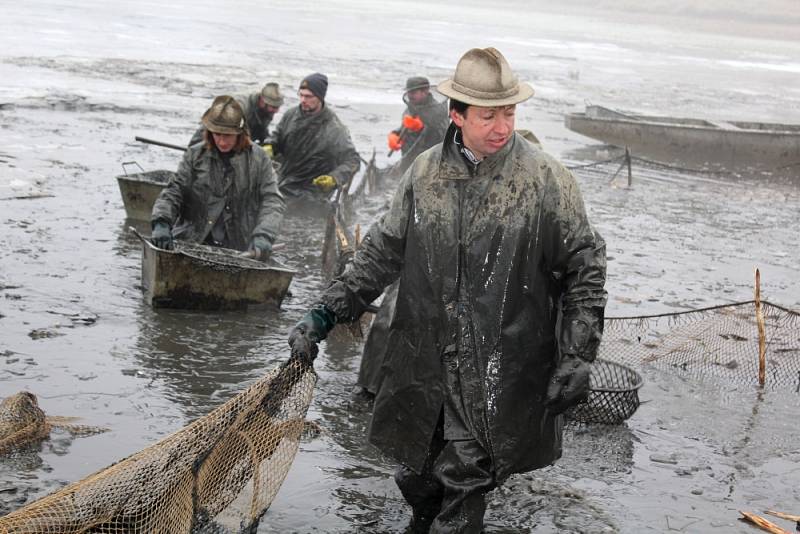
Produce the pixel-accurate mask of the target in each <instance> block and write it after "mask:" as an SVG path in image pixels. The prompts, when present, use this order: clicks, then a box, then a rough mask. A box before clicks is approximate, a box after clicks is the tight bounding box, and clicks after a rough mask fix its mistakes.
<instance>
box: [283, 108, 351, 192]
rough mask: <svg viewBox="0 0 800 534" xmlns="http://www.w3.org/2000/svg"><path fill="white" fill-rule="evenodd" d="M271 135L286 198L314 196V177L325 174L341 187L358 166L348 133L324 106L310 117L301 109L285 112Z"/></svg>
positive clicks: (316, 190) (315, 189)
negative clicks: (334, 179) (279, 165)
mask: <svg viewBox="0 0 800 534" xmlns="http://www.w3.org/2000/svg"><path fill="white" fill-rule="evenodd" d="M273 136H274V143H273V150H274V151H275V156H276V159H277V160H278V161H279V162H280V164H281V167H280V170H279V171H278V172H279V173H280V188H281V192H282V193H284V194H285V195H287V196H308V195H310V196H312V197H316V196H318V194H319V191H318V189H317V188H316V186H314V185H313V184H312V181H313V180H314V178H316V177H317V176H322V175H325V174H327V175H330V176H333V177H334V178H336V181H337V182H338V183H339V184H341V185H343V184H346V183H348V182H349V181H350V180H351V179H352V178H353V175H354V174H355V173H356V172H357V171H358V168H359V167H360V166H361V158H360V157H359V155H358V152H356V149H355V147H354V146H353V141H352V140H351V139H350V132H349V131H348V130H347V128H346V127H345V126H344V124H342V122H341V121H340V120H339V117H337V116H336V114H335V113H334V112H333V111H331V110H330V109H329V108H328V107H327V106H324V107H323V108H322V109H321V110H320V111H319V112H318V113H314V114H311V115H309V114H306V113H303V111H302V110H301V109H300V106H296V107H294V108H292V109H290V110H288V111H287V112H286V113H285V114H284V116H283V118H281V121H280V122H279V123H278V126H277V128H276V130H275V133H274V134H273Z"/></svg>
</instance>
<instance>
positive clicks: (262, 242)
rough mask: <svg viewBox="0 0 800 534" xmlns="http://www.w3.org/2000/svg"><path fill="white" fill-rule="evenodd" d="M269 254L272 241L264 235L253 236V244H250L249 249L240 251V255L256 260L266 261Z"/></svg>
mask: <svg viewBox="0 0 800 534" xmlns="http://www.w3.org/2000/svg"><path fill="white" fill-rule="evenodd" d="M270 254H272V243H270V242H269V241H267V238H266V237H263V236H260V235H259V236H256V237H254V238H253V244H252V245H250V249H249V250H247V251H246V252H242V253H241V254H240V256H242V257H245V258H253V259H254V260H258V261H267V260H268V259H269V256H270Z"/></svg>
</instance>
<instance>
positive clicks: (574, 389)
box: [545, 354, 592, 415]
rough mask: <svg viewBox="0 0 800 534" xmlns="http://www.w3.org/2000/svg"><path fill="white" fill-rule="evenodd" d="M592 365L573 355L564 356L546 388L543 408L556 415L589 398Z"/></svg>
mask: <svg viewBox="0 0 800 534" xmlns="http://www.w3.org/2000/svg"><path fill="white" fill-rule="evenodd" d="M591 369H592V364H591V363H589V362H588V361H586V360H584V359H582V358H581V357H580V356H577V355H575V354H564V355H563V356H562V358H561V361H560V362H559V364H558V366H557V367H556V369H555V371H554V372H553V376H552V378H551V379H550V385H549V386H548V387H547V397H546V398H545V406H547V410H548V411H549V412H550V413H551V414H553V415H557V414H560V413H562V412H563V411H564V410H566V409H567V408H570V407H571V406H575V405H576V404H580V403H581V402H584V401H586V399H588V398H589V375H590V374H591Z"/></svg>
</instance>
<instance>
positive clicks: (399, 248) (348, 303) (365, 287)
mask: <svg viewBox="0 0 800 534" xmlns="http://www.w3.org/2000/svg"><path fill="white" fill-rule="evenodd" d="M413 169H414V167H413V166H412V168H411V169H409V170H408V172H406V174H405V175H404V176H403V179H402V180H401V183H400V186H399V187H398V188H397V191H396V192H395V194H394V198H393V200H392V204H391V207H390V208H389V211H388V212H386V213H385V214H384V215H383V216H382V217H381V218H380V219H379V220H378V221H377V222H376V223H375V224H373V225H372V227H371V228H370V229H369V231H368V232H367V235H366V236H365V237H364V240H363V241H362V242H361V245H360V246H359V248H358V250H357V251H356V254H355V257H354V258H353V262H352V263H351V264H350V265H348V266H347V268H346V269H345V271H344V273H342V274H341V275H340V276H339V277H337V278H336V279H334V280H333V282H331V285H330V286H328V289H326V290H325V292H324V293H323V295H322V298H321V299H320V303H322V304H324V305H325V306H327V307H328V308H329V309H330V310H331V311H333V312H334V313H335V314H336V319H337V322H353V321H355V320H357V319H358V318H359V317H360V316H361V314H362V313H364V310H365V309H366V307H367V305H368V304H369V303H370V302H372V301H373V300H375V299H376V298H378V296H380V294H381V293H383V290H384V289H385V288H386V287H387V286H389V285H390V284H391V283H392V282H394V281H395V280H397V278H398V277H399V276H400V270H401V269H402V268H403V259H404V255H405V248H406V237H407V234H408V226H409V221H410V220H411V217H412V211H413V209H414V208H413V206H414V201H413V197H414V193H413V188H412V185H411V184H412V171H413Z"/></svg>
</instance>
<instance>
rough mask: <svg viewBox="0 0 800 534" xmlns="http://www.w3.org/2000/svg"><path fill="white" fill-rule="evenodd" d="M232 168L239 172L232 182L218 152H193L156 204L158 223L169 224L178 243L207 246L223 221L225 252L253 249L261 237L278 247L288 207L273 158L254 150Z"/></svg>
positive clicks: (238, 158) (232, 161)
mask: <svg viewBox="0 0 800 534" xmlns="http://www.w3.org/2000/svg"><path fill="white" fill-rule="evenodd" d="M230 164H231V167H232V168H233V172H232V173H229V174H228V177H227V178H226V176H225V172H224V164H223V161H222V156H221V155H220V153H219V152H218V151H217V150H216V149H210V150H209V149H208V148H206V147H205V145H194V146H192V147H190V148H189V149H188V150H187V151H186V153H185V154H184V157H183V161H181V163H180V165H179V166H178V173H177V176H176V177H175V178H173V179H172V180H170V182H169V184H168V185H167V187H165V188H164V190H163V191H161V194H160V195H159V196H158V199H157V200H156V202H155V204H154V205H153V215H152V222H153V223H155V222H156V221H159V220H161V221H165V222H167V223H169V225H170V226H172V235H173V237H175V238H176V239H182V240H185V241H190V242H194V243H203V242H204V241H206V238H207V237H208V236H209V233H210V232H211V229H212V228H213V227H214V225H215V224H216V222H217V220H218V219H220V218H222V223H223V224H224V228H225V232H226V234H227V236H228V238H229V240H230V241H229V242H228V243H224V246H225V247H227V248H232V249H236V250H242V251H244V250H247V249H248V248H250V245H251V244H252V240H253V238H254V237H256V236H261V237H264V238H266V239H267V240H268V241H269V242H270V244H272V243H273V242H274V241H275V238H276V237H277V235H278V229H279V227H280V223H281V219H282V218H283V212H284V209H285V204H284V201H283V197H282V196H281V194H280V193H279V192H278V185H277V182H276V180H275V175H274V173H273V172H272V163H271V161H270V159H269V158H268V157H267V156H266V155H265V154H264V151H263V150H262V149H261V148H259V147H258V146H257V145H252V146H251V147H250V148H249V149H246V150H244V151H242V152H239V153H238V154H234V155H233V156H231V159H230Z"/></svg>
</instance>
